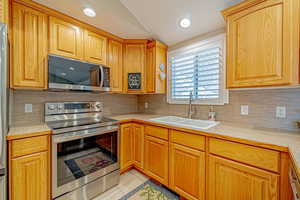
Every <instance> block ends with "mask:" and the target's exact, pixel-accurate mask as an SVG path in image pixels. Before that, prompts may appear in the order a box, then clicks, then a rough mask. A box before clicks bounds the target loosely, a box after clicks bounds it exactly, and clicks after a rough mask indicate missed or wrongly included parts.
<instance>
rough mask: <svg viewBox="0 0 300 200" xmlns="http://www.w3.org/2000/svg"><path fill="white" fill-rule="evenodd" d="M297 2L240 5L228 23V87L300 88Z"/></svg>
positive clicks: (227, 12) (284, 0)
mask: <svg viewBox="0 0 300 200" xmlns="http://www.w3.org/2000/svg"><path fill="white" fill-rule="evenodd" d="M299 4H300V3H299V1H298V0H252V1H249V0H248V1H243V2H241V3H240V4H237V5H235V6H232V7H230V8H228V9H226V10H224V11H223V15H224V17H225V19H226V21H227V59H226V61H227V87H228V88H243V87H265V86H284V85H298V84H299V34H300V32H299V21H300V17H299V13H300V12H299V9H300V8H299V7H300V5H299Z"/></svg>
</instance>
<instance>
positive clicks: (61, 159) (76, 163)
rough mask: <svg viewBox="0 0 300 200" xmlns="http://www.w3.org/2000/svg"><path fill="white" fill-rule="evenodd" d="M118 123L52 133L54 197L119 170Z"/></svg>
mask: <svg viewBox="0 0 300 200" xmlns="http://www.w3.org/2000/svg"><path fill="white" fill-rule="evenodd" d="M118 130H119V127H118V126H117V125H113V126H105V127H101V128H95V129H87V130H83V131H77V132H69V133H65V134H60V135H53V136H52V159H53V160H52V170H53V171H52V190H53V198H56V197H58V196H61V195H63V194H65V193H68V192H70V191H73V190H74V189H76V188H79V187H81V186H83V185H85V184H87V183H89V182H91V181H94V180H96V179H98V178H100V177H103V176H105V175H106V174H109V173H111V172H113V171H116V170H119V168H120V167H119V159H118V137H119V136H118V135H119V133H118V132H119V131H118Z"/></svg>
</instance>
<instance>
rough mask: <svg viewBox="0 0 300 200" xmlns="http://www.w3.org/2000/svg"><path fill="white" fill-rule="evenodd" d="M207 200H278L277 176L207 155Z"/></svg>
mask: <svg viewBox="0 0 300 200" xmlns="http://www.w3.org/2000/svg"><path fill="white" fill-rule="evenodd" d="M208 168H209V174H208V176H209V178H208V179H209V184H208V191H209V194H208V195H209V197H208V199H209V200H220V199H222V200H278V197H279V195H278V194H279V187H278V184H279V175H277V174H273V173H271V172H267V171H264V170H260V169H257V168H254V167H250V166H247V165H244V164H240V163H237V162H234V161H230V160H226V159H223V158H219V157H216V156H212V155H209V165H208Z"/></svg>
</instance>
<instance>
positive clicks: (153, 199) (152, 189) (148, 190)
mask: <svg viewBox="0 0 300 200" xmlns="http://www.w3.org/2000/svg"><path fill="white" fill-rule="evenodd" d="M119 200H179V196H178V195H177V194H175V193H173V192H171V191H170V190H168V189H167V188H165V187H163V186H160V185H157V184H155V183H153V182H152V181H151V180H148V181H146V182H145V183H143V184H142V185H140V186H138V187H137V188H135V189H134V190H132V191H131V192H129V193H128V194H126V195H125V196H124V197H122V198H121V199H119Z"/></svg>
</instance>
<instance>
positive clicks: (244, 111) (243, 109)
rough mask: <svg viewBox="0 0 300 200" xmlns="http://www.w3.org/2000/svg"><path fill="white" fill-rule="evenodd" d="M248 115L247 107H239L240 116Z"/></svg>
mask: <svg viewBox="0 0 300 200" xmlns="http://www.w3.org/2000/svg"><path fill="white" fill-rule="evenodd" d="M248 114H249V106H248V105H241V115H248Z"/></svg>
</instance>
